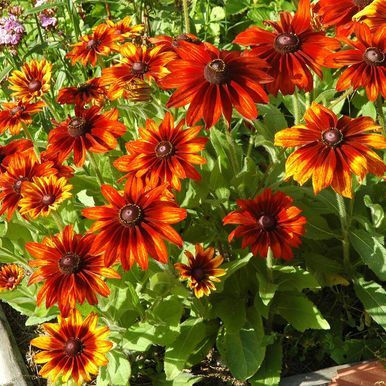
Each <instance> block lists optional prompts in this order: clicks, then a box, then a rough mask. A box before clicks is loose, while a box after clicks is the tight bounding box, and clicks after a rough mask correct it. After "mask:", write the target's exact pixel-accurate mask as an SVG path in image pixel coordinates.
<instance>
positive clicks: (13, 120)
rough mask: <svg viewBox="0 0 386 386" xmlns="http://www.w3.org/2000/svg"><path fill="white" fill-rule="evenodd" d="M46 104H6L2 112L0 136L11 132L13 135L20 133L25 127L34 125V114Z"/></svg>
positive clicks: (0, 115)
mask: <svg viewBox="0 0 386 386" xmlns="http://www.w3.org/2000/svg"><path fill="white" fill-rule="evenodd" d="M44 106H45V103H44V102H41V101H40V102H36V103H23V102H21V101H20V102H4V103H3V104H2V110H0V134H2V133H4V132H5V130H7V129H8V130H9V131H10V133H11V134H12V135H17V134H19V133H20V130H21V128H22V127H23V125H29V124H30V123H32V114H35V113H37V112H39V111H41V110H42V109H43V107H44Z"/></svg>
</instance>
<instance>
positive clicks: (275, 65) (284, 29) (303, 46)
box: [234, 0, 339, 95]
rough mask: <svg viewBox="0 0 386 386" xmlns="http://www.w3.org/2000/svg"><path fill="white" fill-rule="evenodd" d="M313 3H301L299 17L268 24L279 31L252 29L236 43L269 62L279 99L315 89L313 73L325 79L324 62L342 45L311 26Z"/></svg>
mask: <svg viewBox="0 0 386 386" xmlns="http://www.w3.org/2000/svg"><path fill="white" fill-rule="evenodd" d="M310 9H311V6H310V0H300V2H299V8H298V10H297V12H296V13H295V15H294V16H293V15H291V14H290V13H289V12H281V13H280V21H277V22H274V21H266V24H268V25H270V26H271V27H272V28H273V29H274V30H275V31H274V32H270V31H266V30H264V29H262V28H259V27H250V28H248V29H247V30H246V31H244V32H241V33H240V34H238V35H237V37H236V39H235V40H234V43H238V44H241V45H243V46H251V47H253V49H252V51H251V53H249V55H257V56H258V57H259V58H261V59H263V60H265V61H267V62H268V64H269V65H270V66H271V68H270V69H269V70H268V74H269V75H271V76H272V77H273V78H274V81H273V82H272V83H270V84H268V85H267V89H268V91H269V92H270V93H271V94H273V95H277V93H278V91H281V93H282V94H283V95H287V94H293V93H294V92H295V87H298V88H299V89H302V90H305V91H311V90H312V88H313V79H312V73H311V70H312V71H314V72H315V73H316V74H317V75H318V76H319V77H320V78H321V77H322V69H321V66H322V65H323V60H324V58H325V57H326V55H328V54H329V53H331V50H334V49H338V48H339V42H338V41H337V40H335V39H332V38H328V37H326V36H325V34H324V32H314V31H313V29H312V26H311V14H310Z"/></svg>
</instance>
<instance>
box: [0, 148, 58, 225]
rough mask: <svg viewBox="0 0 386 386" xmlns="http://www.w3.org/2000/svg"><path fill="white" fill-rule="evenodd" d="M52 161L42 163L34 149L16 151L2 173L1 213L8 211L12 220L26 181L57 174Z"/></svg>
mask: <svg viewBox="0 0 386 386" xmlns="http://www.w3.org/2000/svg"><path fill="white" fill-rule="evenodd" d="M55 173H56V169H54V168H53V163H52V162H43V163H40V162H39V161H38V159H37V158H36V155H35V152H34V151H33V149H32V148H31V149H28V150H26V151H23V152H20V153H19V152H17V153H15V154H14V155H13V156H12V157H11V158H10V160H9V162H8V165H7V166H6V171H5V172H4V173H3V174H0V201H1V209H0V215H2V214H4V213H5V212H7V220H8V221H10V220H11V218H12V215H13V213H14V211H15V210H16V209H17V207H18V205H19V200H20V199H21V190H22V188H23V185H24V183H25V181H31V180H32V178H33V177H41V176H49V175H50V174H55Z"/></svg>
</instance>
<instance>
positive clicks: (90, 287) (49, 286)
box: [25, 225, 120, 317]
mask: <svg viewBox="0 0 386 386" xmlns="http://www.w3.org/2000/svg"><path fill="white" fill-rule="evenodd" d="M94 242H95V235H93V234H87V235H85V236H83V235H80V234H77V233H75V232H74V229H73V226H72V225H67V226H66V227H65V228H64V230H63V232H62V233H59V234H57V235H55V236H51V237H46V238H45V239H44V240H43V241H42V242H41V243H36V242H29V243H27V244H26V246H25V247H26V249H27V251H28V252H29V253H30V254H31V256H33V257H34V258H35V260H30V261H29V265H30V266H31V267H34V268H36V267H38V269H37V270H36V271H35V272H34V273H33V274H32V276H31V278H30V280H29V282H28V284H29V285H30V284H34V283H39V282H44V284H43V286H42V287H41V289H40V291H39V293H38V296H37V304H38V305H41V304H42V302H43V300H44V299H45V300H46V302H45V303H46V307H47V308H49V307H52V306H53V305H54V304H55V303H57V304H58V306H59V309H60V312H61V313H62V315H63V316H65V317H66V316H67V315H68V314H69V312H70V310H71V309H74V308H75V305H76V303H78V304H83V303H84V302H85V300H86V299H87V301H88V303H89V304H97V303H98V299H97V297H96V294H99V295H101V296H104V297H106V296H108V295H109V294H110V290H109V287H108V286H107V284H106V283H105V282H104V281H103V280H102V276H104V277H107V278H114V279H119V278H120V275H119V274H118V273H117V272H115V271H114V270H113V269H111V268H106V267H105V265H104V263H103V255H102V251H99V252H93V251H92V247H93V243H94Z"/></svg>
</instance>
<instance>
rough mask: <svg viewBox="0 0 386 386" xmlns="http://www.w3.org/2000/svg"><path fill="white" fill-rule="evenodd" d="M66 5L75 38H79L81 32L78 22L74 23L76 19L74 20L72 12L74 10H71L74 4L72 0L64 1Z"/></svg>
mask: <svg viewBox="0 0 386 386" xmlns="http://www.w3.org/2000/svg"><path fill="white" fill-rule="evenodd" d="M66 7H67V11H68V13H69V14H70V18H71V22H72V25H73V26H74V31H75V36H76V40H79V36H80V35H81V32H80V28H79V24H78V23H76V21H75V14H74V11H73V7H74V5H73V3H72V0H67V1H66Z"/></svg>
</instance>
